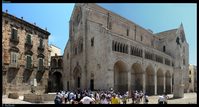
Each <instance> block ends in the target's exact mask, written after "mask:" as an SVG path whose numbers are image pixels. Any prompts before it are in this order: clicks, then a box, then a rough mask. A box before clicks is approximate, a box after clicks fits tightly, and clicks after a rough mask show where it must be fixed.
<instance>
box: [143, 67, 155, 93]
mask: <svg viewBox="0 0 199 107" xmlns="http://www.w3.org/2000/svg"><path fill="white" fill-rule="evenodd" d="M154 74H155V73H154V69H153V67H152V66H151V65H149V66H148V67H147V68H146V76H145V77H146V79H145V80H146V82H145V83H146V94H148V95H154V94H155V93H154V92H155V84H154V81H155V80H154Z"/></svg>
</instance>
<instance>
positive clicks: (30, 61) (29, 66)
mask: <svg viewBox="0 0 199 107" xmlns="http://www.w3.org/2000/svg"><path fill="white" fill-rule="evenodd" d="M31 65H32V57H31V56H26V68H31Z"/></svg>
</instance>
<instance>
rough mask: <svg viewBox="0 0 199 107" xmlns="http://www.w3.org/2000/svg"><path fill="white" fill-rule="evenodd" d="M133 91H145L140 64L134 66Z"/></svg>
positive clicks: (132, 76)
mask: <svg viewBox="0 0 199 107" xmlns="http://www.w3.org/2000/svg"><path fill="white" fill-rule="evenodd" d="M131 89H133V90H138V91H141V90H143V70H142V68H141V65H140V64H138V63H135V64H133V65H132V70H131Z"/></svg>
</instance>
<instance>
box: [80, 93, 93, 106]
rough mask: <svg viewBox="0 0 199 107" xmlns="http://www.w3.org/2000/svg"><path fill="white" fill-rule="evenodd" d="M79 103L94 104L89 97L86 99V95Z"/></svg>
mask: <svg viewBox="0 0 199 107" xmlns="http://www.w3.org/2000/svg"><path fill="white" fill-rule="evenodd" d="M80 102H81V103H82V104H93V103H94V101H93V99H92V98H90V97H88V94H86V96H85V97H83V98H82V99H81V100H80Z"/></svg>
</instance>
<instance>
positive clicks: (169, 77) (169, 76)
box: [165, 71, 172, 94]
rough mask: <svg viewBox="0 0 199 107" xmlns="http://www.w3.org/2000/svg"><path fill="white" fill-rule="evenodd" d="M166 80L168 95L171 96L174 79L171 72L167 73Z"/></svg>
mask: <svg viewBox="0 0 199 107" xmlns="http://www.w3.org/2000/svg"><path fill="white" fill-rule="evenodd" d="M165 79H166V93H167V94H171V85H172V84H171V83H172V82H171V81H172V78H171V73H170V72H169V71H167V72H166V74H165Z"/></svg>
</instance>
